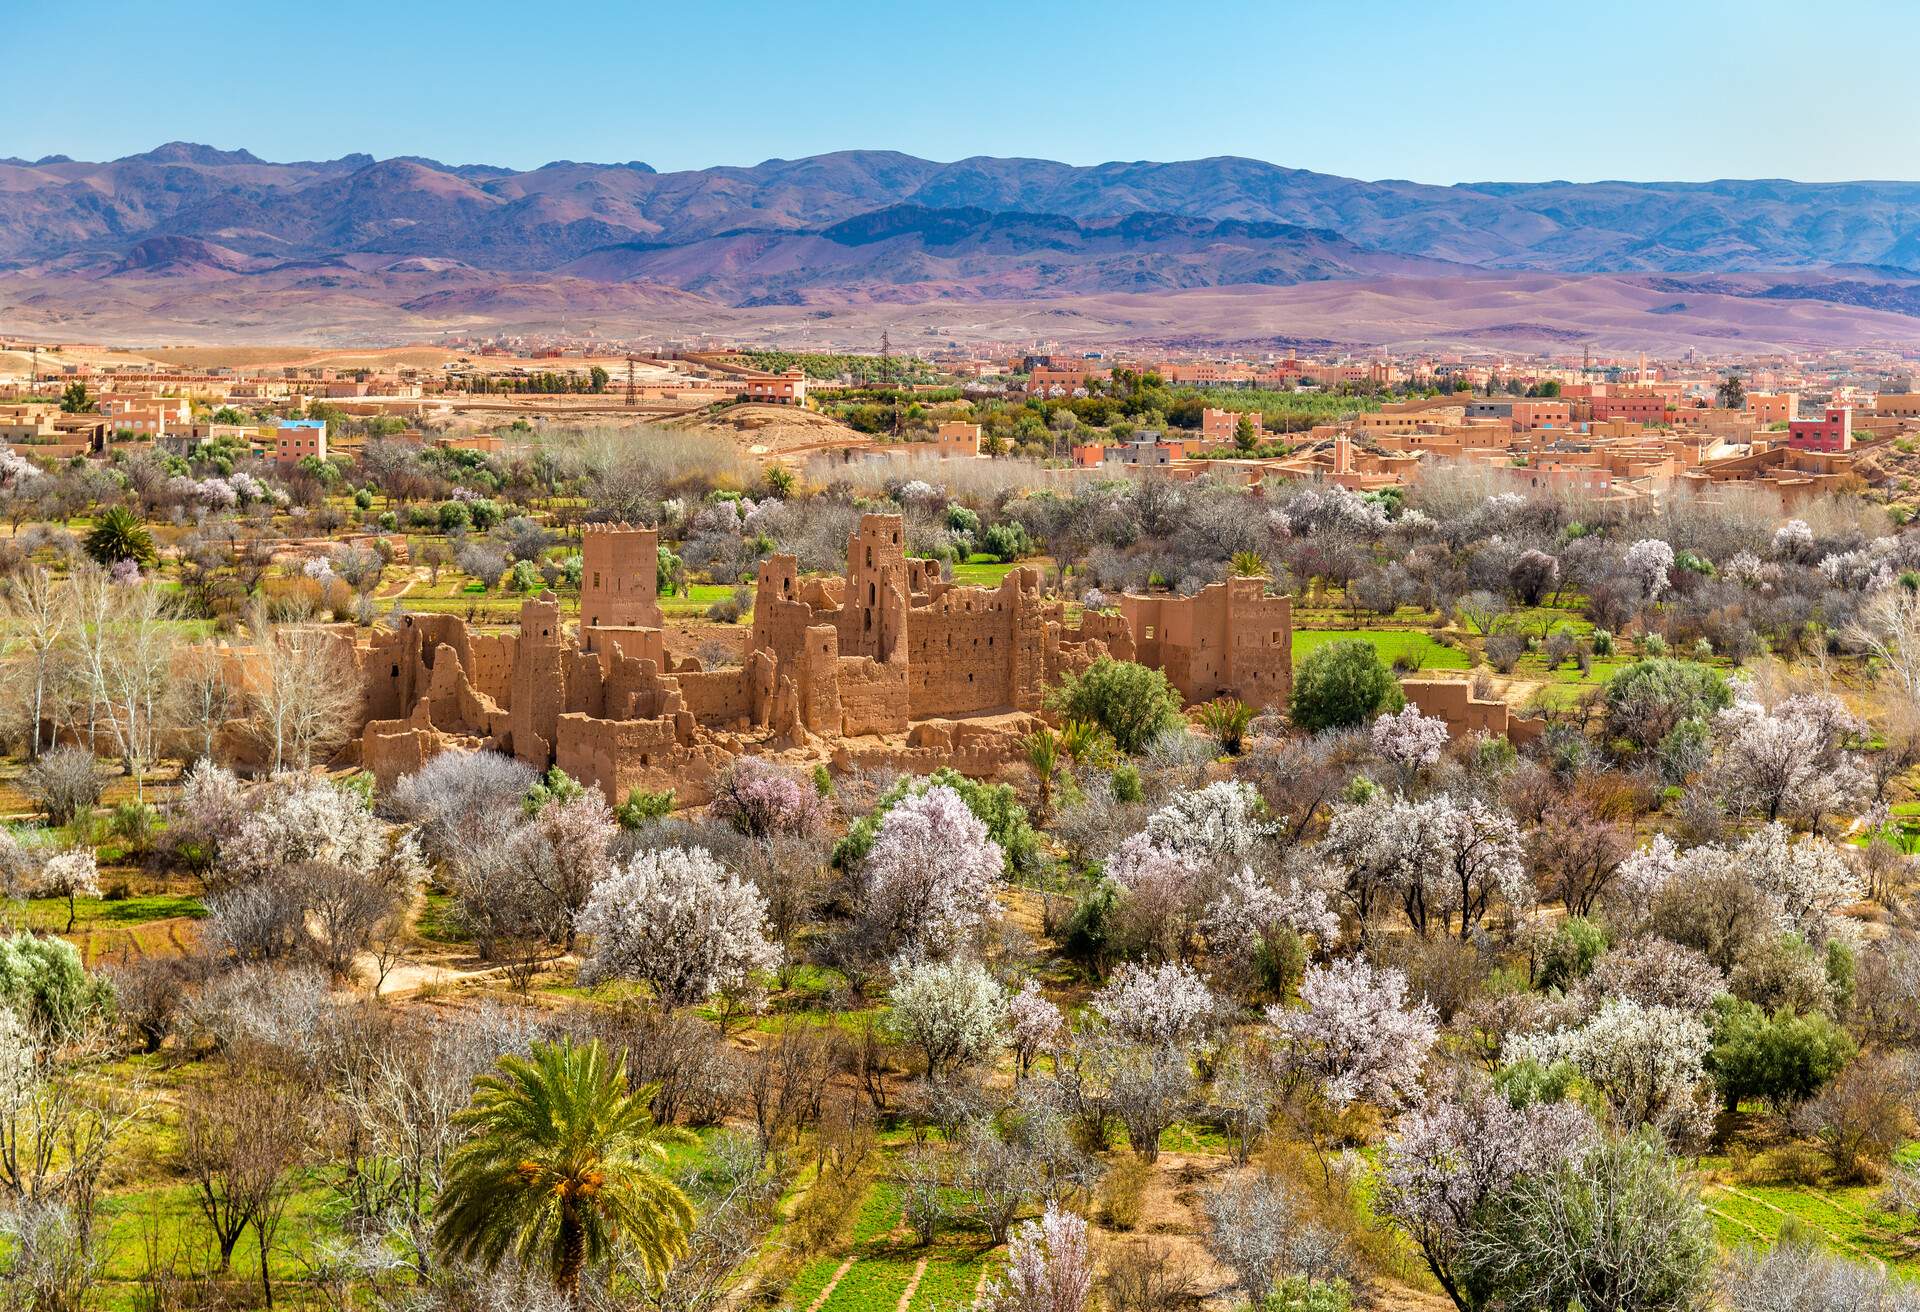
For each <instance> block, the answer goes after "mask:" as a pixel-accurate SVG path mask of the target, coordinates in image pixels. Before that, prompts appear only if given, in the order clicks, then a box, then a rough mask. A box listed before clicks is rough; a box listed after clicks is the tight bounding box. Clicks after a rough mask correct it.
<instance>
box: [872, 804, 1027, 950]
mask: <svg viewBox="0 0 1920 1312" xmlns="http://www.w3.org/2000/svg"><path fill="white" fill-rule="evenodd" d="M1004 859H1005V858H1004V856H1003V854H1002V853H1001V850H1000V845H999V844H998V843H996V842H994V841H993V839H992V838H990V837H988V835H987V827H986V825H985V824H984V823H983V822H982V821H981V820H980V818H979V817H978V816H976V815H974V813H973V812H972V811H971V810H969V809H968V807H967V804H966V802H965V801H963V800H962V799H961V797H960V794H958V793H956V792H954V790H953V789H951V788H947V787H944V786H939V785H936V786H934V787H932V788H929V789H927V791H926V792H924V793H919V794H915V795H912V796H908V797H906V798H903V799H902V800H901V801H900V802H899V803H898V804H897V805H895V806H894V807H893V808H892V809H891V810H889V811H888V812H887V814H886V817H885V819H883V820H882V821H881V822H880V831H879V833H878V834H877V835H876V836H875V838H874V841H873V849H872V850H871V851H870V852H869V853H868V854H867V859H866V862H865V865H864V874H865V878H866V887H865V890H864V896H863V902H864V906H863V907H862V914H863V917H864V918H865V919H866V920H867V921H868V922H869V924H870V925H871V926H872V927H873V929H874V930H875V932H876V933H877V934H878V935H879V936H880V937H881V938H883V939H885V940H886V941H887V943H888V944H889V945H890V946H892V947H894V948H896V949H897V950H899V951H901V952H904V953H906V954H907V955H908V956H910V957H914V958H925V957H944V956H948V955H950V954H952V953H953V951H954V950H955V949H957V948H958V947H959V946H960V945H961V944H962V943H964V942H965V941H966V940H967V939H969V938H971V937H972V936H973V934H974V933H975V932H976V931H977V930H978V929H979V927H980V926H981V924H982V923H983V922H984V921H985V920H986V919H987V917H988V915H989V914H990V913H991V912H992V911H993V909H994V906H995V899H994V890H995V889H996V888H997V887H998V885H999V879H1000V873H1001V870H1002V867H1003V862H1004Z"/></svg>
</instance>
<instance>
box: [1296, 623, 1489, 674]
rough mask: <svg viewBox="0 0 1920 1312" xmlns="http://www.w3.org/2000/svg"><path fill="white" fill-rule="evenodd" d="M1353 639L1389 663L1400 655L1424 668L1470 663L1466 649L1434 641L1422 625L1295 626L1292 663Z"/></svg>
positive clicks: (1458, 666) (1459, 667)
mask: <svg viewBox="0 0 1920 1312" xmlns="http://www.w3.org/2000/svg"><path fill="white" fill-rule="evenodd" d="M1353 640H1358V641H1360V642H1365V643H1370V644H1372V646H1373V648H1374V650H1375V651H1377V652H1379V653H1380V659H1381V660H1383V661H1386V662H1387V663H1388V664H1392V663H1393V662H1394V661H1395V660H1396V659H1399V658H1400V657H1403V656H1404V657H1406V658H1407V659H1408V660H1409V661H1410V662H1411V663H1414V664H1416V665H1417V666H1418V667H1419V668H1420V669H1423V670H1464V669H1468V668H1470V667H1471V664H1472V662H1471V661H1470V660H1469V659H1468V656H1467V653H1466V652H1464V651H1462V650H1461V649H1460V648H1458V647H1448V646H1445V645H1444V644H1442V643H1439V642H1437V641H1435V640H1434V638H1433V635H1432V634H1430V633H1427V632H1425V631H1424V630H1421V629H1295V630H1294V631H1293V663H1294V664H1295V665H1298V664H1299V663H1300V662H1301V661H1303V660H1305V659H1306V658H1307V657H1308V656H1309V655H1311V654H1312V653H1313V652H1315V651H1317V650H1318V649H1319V648H1321V647H1324V646H1326V645H1327V644H1328V643H1330V642H1343V641H1353Z"/></svg>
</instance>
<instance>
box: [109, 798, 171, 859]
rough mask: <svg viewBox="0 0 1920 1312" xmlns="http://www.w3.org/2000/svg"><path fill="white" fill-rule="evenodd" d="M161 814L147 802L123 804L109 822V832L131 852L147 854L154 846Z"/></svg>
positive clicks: (117, 807)
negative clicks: (155, 832)
mask: <svg viewBox="0 0 1920 1312" xmlns="http://www.w3.org/2000/svg"><path fill="white" fill-rule="evenodd" d="M159 822H160V813H159V812H158V811H156V810H154V809H153V808H152V807H151V806H148V805H147V804H146V803H145V802H122V803H120V804H119V805H118V806H116V807H114V808H113V814H112V815H111V816H110V817H109V818H108V820H107V832H108V833H110V834H112V835H113V836H114V837H115V838H116V839H118V840H119V841H120V843H121V845H122V846H124V847H125V848H126V849H127V850H128V851H129V852H145V851H146V850H147V849H148V848H149V847H151V846H152V845H153V834H154V830H155V829H156V828H157V827H158V826H159Z"/></svg>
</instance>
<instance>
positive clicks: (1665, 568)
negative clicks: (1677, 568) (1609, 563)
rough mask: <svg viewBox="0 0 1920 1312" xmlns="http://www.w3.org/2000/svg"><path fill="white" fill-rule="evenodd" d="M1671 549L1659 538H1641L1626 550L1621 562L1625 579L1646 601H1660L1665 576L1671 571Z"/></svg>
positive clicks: (1665, 588)
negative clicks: (1627, 579) (1625, 574)
mask: <svg viewBox="0 0 1920 1312" xmlns="http://www.w3.org/2000/svg"><path fill="white" fill-rule="evenodd" d="M1673 559H1674V558H1673V548H1672V547H1670V546H1668V545H1667V544H1666V543H1665V542H1662V541H1661V540H1660V539H1659V538H1642V539H1640V541H1638V542H1636V543H1634V544H1633V545H1632V546H1630V547H1628V548H1627V554H1626V556H1625V557H1624V558H1622V560H1621V564H1622V566H1624V567H1625V569H1626V572H1627V577H1628V578H1629V579H1631V580H1632V581H1633V584H1634V586H1635V587H1636V588H1637V589H1639V592H1640V595H1641V596H1642V597H1645V598H1646V599H1647V600H1648V601H1658V600H1660V597H1661V594H1663V593H1664V592H1666V590H1667V575H1668V572H1669V571H1671V570H1672V569H1673Z"/></svg>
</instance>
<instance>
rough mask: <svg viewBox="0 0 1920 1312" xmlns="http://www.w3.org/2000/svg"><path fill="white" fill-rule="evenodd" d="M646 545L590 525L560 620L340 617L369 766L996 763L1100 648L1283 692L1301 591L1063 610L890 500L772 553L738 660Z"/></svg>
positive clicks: (665, 772) (628, 533) (979, 771)
mask: <svg viewBox="0 0 1920 1312" xmlns="http://www.w3.org/2000/svg"><path fill="white" fill-rule="evenodd" d="M657 548H658V536H657V534H656V532H655V530H653V529H646V528H633V527H629V526H627V525H624V524H622V525H594V526H590V527H589V528H588V529H587V530H586V532H585V535H584V547H583V551H582V556H583V565H584V570H583V578H582V587H581V603H580V621H579V624H578V626H577V627H576V628H575V629H573V630H572V631H571V632H569V630H568V628H567V626H566V625H565V624H564V623H563V621H562V618H561V611H560V606H559V603H558V602H557V601H555V600H554V599H553V598H552V597H551V596H550V595H545V594H543V595H542V596H540V597H538V598H532V599H529V600H527V601H526V602H524V603H523V605H522V607H521V612H520V630H519V632H518V634H483V633H477V632H473V631H471V630H470V629H469V628H468V626H467V624H466V622H465V621H463V620H461V619H460V618H458V617H456V616H446V615H405V616H402V617H400V619H399V620H398V622H397V624H396V626H395V627H393V628H388V629H381V630H377V631H375V632H374V633H373V634H372V636H371V637H370V638H369V637H366V636H360V637H359V638H357V639H356V638H355V637H354V636H353V635H354V633H355V631H354V630H351V629H343V630H341V631H340V632H341V638H340V640H341V641H342V642H352V643H354V644H355V645H354V647H353V653H354V660H355V664H356V665H357V667H358V669H359V672H360V675H361V677H362V679H363V680H364V703H363V708H364V709H363V713H362V716H361V720H362V727H361V729H360V732H359V733H358V735H357V738H356V744H355V746H350V747H349V748H348V749H347V754H348V755H349V756H351V755H352V754H353V753H354V752H355V750H356V747H357V752H358V758H359V764H361V765H362V766H364V767H365V768H366V769H367V770H369V771H370V772H371V773H372V774H373V775H374V776H375V777H376V778H377V779H378V780H379V781H380V783H381V784H382V786H386V785H390V784H391V783H393V782H394V781H395V780H396V779H398V778H399V777H400V776H401V775H404V774H407V773H409V772H411V771H414V770H417V769H419V768H420V766H421V765H422V764H423V763H424V762H425V761H427V760H428V759H429V758H431V757H433V756H435V755H437V754H439V753H441V752H445V751H485V750H492V751H500V752H505V753H508V754H510V755H512V756H514V757H516V758H517V759H519V760H520V761H522V762H525V763H526V764H528V765H531V766H533V767H535V768H536V769H545V768H547V767H548V766H550V765H558V766H559V767H560V768H561V769H562V770H565V771H566V772H567V773H568V774H569V775H572V776H573V777H574V778H576V779H579V780H581V781H582V782H586V783H590V784H592V785H595V786H597V787H599V788H600V790H601V791H602V792H603V793H605V795H606V796H607V798H608V800H609V801H610V802H617V801H618V800H619V799H621V798H623V797H624V796H625V795H626V794H627V792H628V791H629V790H631V789H635V788H639V789H643V790H647V791H660V790H664V789H669V788H670V789H673V790H674V791H675V794H676V798H677V801H678V803H679V804H680V805H682V806H690V805H700V804H703V803H704V802H706V801H708V800H710V798H711V796H712V789H713V786H714V782H715V780H716V778H717V777H718V775H719V774H720V773H721V772H722V771H723V770H724V769H725V767H726V766H727V764H728V763H729V762H730V761H731V760H732V759H733V758H735V757H737V756H739V755H742V754H745V753H757V754H776V755H779V756H781V757H783V758H784V759H786V760H788V761H789V762H791V763H828V764H830V765H831V766H832V767H833V768H834V769H837V770H846V769H852V768H867V769H873V768H880V767H890V768H893V769H898V770H906V771H917V772H922V773H925V772H929V771H932V770H934V769H937V768H939V767H941V766H950V767H952V768H953V769H956V770H958V771H960V772H962V773H964V774H968V775H972V776H976V777H987V776H991V775H993V774H994V773H995V772H996V771H998V770H999V769H1000V768H1001V767H1002V766H1004V765H1007V764H1009V763H1011V762H1012V761H1014V760H1016V759H1018V757H1019V755H1020V753H1021V744H1022V741H1023V740H1024V738H1025V737H1026V736H1027V735H1028V734H1029V733H1031V732H1032V730H1033V729H1034V728H1036V727H1037V726H1038V724H1039V723H1040V722H1041V720H1042V717H1043V716H1044V715H1045V714H1046V712H1045V710H1044V701H1045V696H1046V692H1047V689H1048V688H1049V687H1050V686H1051V685H1052V684H1053V683H1055V682H1056V681H1057V680H1058V679H1059V678H1060V677H1061V676H1062V675H1063V674H1065V673H1068V672H1070V671H1075V670H1080V669H1084V668H1085V667H1086V666H1087V665H1089V664H1091V663H1092V662H1093V660H1095V659H1096V658H1097V657H1099V656H1101V655H1103V654H1104V655H1109V656H1112V657H1114V658H1115V659H1119V660H1137V661H1140V662H1142V663H1145V664H1150V665H1156V666H1158V667H1160V668H1161V669H1163V670H1164V671H1165V672H1166V674H1167V677H1168V679H1169V680H1170V681H1171V682H1172V683H1173V685H1174V686H1175V687H1176V688H1178V689H1179V691H1180V693H1181V694H1182V696H1183V697H1185V699H1186V700H1187V701H1188V702H1190V703H1197V702H1203V701H1207V700H1210V699H1212V698H1215V697H1219V696H1234V697H1238V698H1240V699H1242V700H1244V701H1246V702H1248V703H1250V704H1252V705H1256V706H1263V707H1264V706H1273V707H1277V706H1284V705H1285V704H1286V700H1287V694H1288V691H1289V688H1290V686H1291V682H1292V667H1293V643H1292V624H1291V619H1292V599H1291V598H1289V597H1284V596H1280V597H1270V596H1267V595H1265V580H1264V579H1259V578H1236V579H1231V580H1229V581H1227V582H1224V583H1215V584H1212V585H1210V586H1208V587H1207V588H1205V589H1203V590H1202V591H1201V592H1200V593H1199V594H1198V595H1196V596H1191V597H1141V596H1126V597H1123V598H1122V599H1121V605H1120V610H1119V613H1118V614H1113V613H1111V612H1106V613H1101V612H1091V611H1090V612H1086V613H1085V614H1083V615H1082V616H1081V618H1080V621H1079V623H1078V625H1077V626H1075V627H1071V628H1070V627H1068V625H1067V623H1066V610H1065V606H1064V604H1063V603H1062V602H1060V601H1057V600H1050V599H1047V598H1045V597H1043V595H1042V592H1041V583H1040V576H1039V573H1038V572H1037V571H1036V570H1034V569H1031V568H1021V569H1017V570H1014V571H1013V572H1012V573H1010V574H1008V575H1007V577H1006V578H1005V579H1004V580H1003V581H1002V582H1001V584H1000V586H999V587H997V588H978V587H966V586H957V585H955V584H952V583H948V582H945V581H943V580H942V579H941V578H940V575H939V566H938V563H937V562H934V561H927V560H918V559H910V558H909V557H908V556H907V555H906V552H905V549H904V546H903V542H902V521H901V518H900V516H898V515H866V516H864V517H863V518H862V520H861V522H860V527H859V529H858V531H857V532H855V533H854V534H852V535H851V537H850V540H849V542H848V550H847V569H846V574H845V576H844V577H843V578H818V577H806V578H802V577H800V576H799V574H798V570H797V567H796V562H795V559H794V557H792V556H773V557H770V558H769V559H767V560H765V561H763V562H762V563H761V565H760V572H759V580H758V587H757V589H756V591H755V602H754V611H753V628H752V632H751V635H750V637H749V639H748V642H747V652H746V658H745V660H744V661H743V663H742V664H741V665H740V666H738V667H735V668H727V669H717V670H709V669H703V668H702V667H701V664H700V662H699V661H698V660H697V659H692V658H688V659H683V660H681V661H679V662H678V663H675V662H674V661H672V660H671V659H670V658H669V656H668V655H667V652H666V648H665V644H664V641H663V638H662V630H661V627H660V626H661V616H660V609H659V605H658V601H657V592H656V586H657V585H656V566H655V562H656V555H657ZM1463 688H1464V685H1463ZM1408 691H1409V695H1410V696H1413V697H1414V698H1415V700H1421V696H1420V693H1421V690H1420V689H1418V688H1416V687H1412V686H1410V687H1409V689H1408ZM1486 709H1488V708H1480V707H1477V706H1476V707H1472V708H1469V707H1466V706H1462V707H1460V708H1458V709H1457V710H1454V712H1453V716H1452V718H1455V719H1459V718H1460V717H1462V716H1465V715H1467V714H1469V713H1470V712H1472V713H1476V714H1484V713H1485V710H1486ZM1456 727H1458V728H1464V727H1465V726H1464V722H1463V723H1462V724H1461V725H1459V726H1456ZM1476 727H1481V726H1478V725H1476ZM1492 727H1494V728H1495V729H1496V731H1498V729H1499V728H1504V727H1505V726H1504V725H1501V726H1492Z"/></svg>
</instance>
